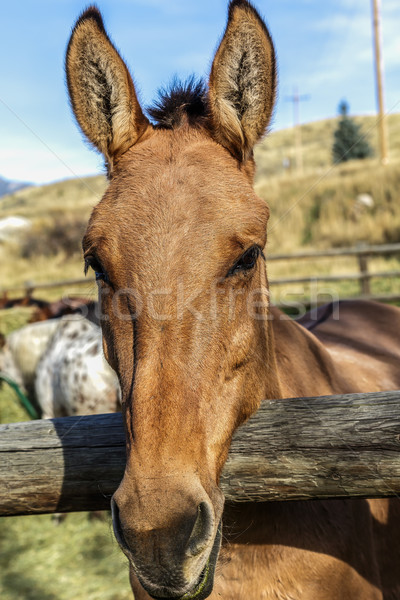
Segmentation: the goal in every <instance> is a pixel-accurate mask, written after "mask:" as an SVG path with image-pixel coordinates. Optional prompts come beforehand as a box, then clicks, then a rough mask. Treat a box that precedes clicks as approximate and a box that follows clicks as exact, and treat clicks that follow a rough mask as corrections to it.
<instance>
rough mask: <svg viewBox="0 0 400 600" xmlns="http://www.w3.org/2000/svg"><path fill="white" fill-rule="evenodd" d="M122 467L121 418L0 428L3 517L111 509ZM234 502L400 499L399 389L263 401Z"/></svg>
mask: <svg viewBox="0 0 400 600" xmlns="http://www.w3.org/2000/svg"><path fill="white" fill-rule="evenodd" d="M124 464H125V440H124V431H123V425H122V417H121V415H120V414H108V415H96V416H88V417H67V418H63V419H54V420H47V421H32V422H28V423H13V424H10V425H2V426H0V515H21V514H34V513H49V512H64V511H65V512H70V511H79V510H95V509H103V508H108V507H109V503H110V497H111V495H112V493H113V492H114V490H115V489H116V487H117V486H118V484H119V482H120V480H121V478H122V475H123V470H124ZM220 484H221V489H222V491H223V492H224V494H225V496H226V498H227V499H228V500H232V501H238V502H247V501H256V502H257V501H259V502H261V501H262V502H264V501H268V500H294V499H297V500H298V499H312V498H332V497H335V498H338V497H340V498H343V497H344V498H347V497H350V496H352V497H383V496H395V495H397V494H400V391H397V392H382V393H376V394H350V395H344V396H326V397H319V398H294V399H285V400H268V401H265V402H264V403H263V404H262V407H261V408H260V410H259V411H258V412H257V413H256V414H255V415H253V417H252V418H251V419H250V420H249V421H248V422H247V423H246V424H245V425H243V426H242V427H240V428H239V429H238V431H237V432H236V433H235V436H234V439H233V442H232V446H231V450H230V453H229V458H228V461H227V463H226V465H225V468H224V470H223V474H222V477H221V482H220Z"/></svg>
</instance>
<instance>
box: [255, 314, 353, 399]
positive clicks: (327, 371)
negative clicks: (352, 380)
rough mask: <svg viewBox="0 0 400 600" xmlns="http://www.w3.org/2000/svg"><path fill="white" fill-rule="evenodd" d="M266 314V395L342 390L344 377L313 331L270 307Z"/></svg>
mask: <svg viewBox="0 0 400 600" xmlns="http://www.w3.org/2000/svg"><path fill="white" fill-rule="evenodd" d="M270 315H271V320H270V321H269V333H268V337H269V348H270V352H269V354H270V359H269V361H268V362H269V365H268V367H267V369H266V372H265V374H266V380H267V381H270V382H271V384H270V385H269V386H268V388H269V389H268V395H267V396H266V397H269V398H276V397H281V398H294V397H305V396H322V395H329V394H334V393H343V392H345V391H346V383H345V381H344V380H343V378H342V376H341V375H340V373H339V372H338V370H337V368H336V366H335V364H334V362H333V360H332V357H331V355H330V353H329V352H328V350H327V349H326V348H325V347H324V345H323V344H322V343H321V342H320V341H319V340H318V339H317V338H316V337H315V335H313V334H312V333H311V332H309V331H307V330H306V329H305V328H304V327H302V326H301V325H299V324H298V323H296V322H295V321H293V320H292V319H290V318H289V317H287V315H285V314H284V313H282V312H281V311H280V310H278V309H276V308H274V307H272V308H271V311H270ZM271 369H273V371H271ZM271 373H273V375H272V376H271ZM275 374H276V376H275ZM277 392H278V393H280V396H277V395H276V393H277ZM274 394H275V395H274Z"/></svg>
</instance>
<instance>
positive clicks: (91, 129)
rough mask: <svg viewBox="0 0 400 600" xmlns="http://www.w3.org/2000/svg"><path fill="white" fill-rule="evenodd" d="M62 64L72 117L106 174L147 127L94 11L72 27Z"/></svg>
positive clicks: (126, 75) (126, 73)
mask: <svg viewBox="0 0 400 600" xmlns="http://www.w3.org/2000/svg"><path fill="white" fill-rule="evenodd" d="M65 64H66V73H67V84H68V91H69V96H70V100H71V105H72V109H73V111H74V114H75V117H76V119H77V121H78V123H79V125H80V127H81V129H82V131H83V133H84V134H85V136H86V137H87V138H88V139H89V141H90V142H91V143H92V144H93V145H94V146H95V147H96V148H97V149H98V150H100V152H101V153H102V154H103V155H104V157H105V158H106V161H107V163H108V166H109V169H110V170H111V169H112V165H113V161H114V160H115V159H116V158H117V157H118V156H120V155H121V154H122V153H123V152H125V151H126V150H128V148H129V147H130V146H132V145H133V144H134V143H135V142H136V141H137V140H138V138H139V137H140V136H141V134H142V133H143V132H144V131H145V129H146V128H147V126H148V125H149V122H148V120H147V119H146V117H145V116H144V114H143V112H142V109H141V107H140V104H139V102H138V99H137V96H136V92H135V87H134V85H133V81H132V78H131V76H130V74H129V71H128V69H127V67H126V65H125V63H124V61H123V60H122V58H121V57H120V55H119V54H118V52H117V50H116V49H115V48H114V46H113V44H112V43H111V41H110V39H109V37H108V35H107V33H106V31H105V29H104V25H103V19H102V17H101V14H100V12H99V10H98V9H97V8H96V7H94V6H91V7H90V8H88V9H87V10H86V11H85V12H84V13H83V14H82V15H81V16H80V17H79V19H78V21H77V22H76V24H75V27H74V29H73V31H72V35H71V39H70V41H69V44H68V49H67V55H66V61H65Z"/></svg>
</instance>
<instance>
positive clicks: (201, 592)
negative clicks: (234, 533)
mask: <svg viewBox="0 0 400 600" xmlns="http://www.w3.org/2000/svg"><path fill="white" fill-rule="evenodd" d="M221 537H222V521H220V523H219V525H218V529H217V534H216V536H215V540H214V544H213V547H212V550H211V553H210V556H209V558H208V561H207V563H206V566H205V567H204V569H203V570H202V572H201V573H200V577H199V579H198V580H197V582H196V584H195V585H194V587H193V588H192V589H191V590H190V591H188V592H186V593H185V594H183V595H182V596H174V595H172V594H171V595H168V596H153V595H151V594H149V595H150V596H151V598H153V599H154V600H167V598H168V599H170V600H204V599H205V598H208V596H209V595H210V594H211V592H212V590H213V586H214V575H215V567H216V564H217V559H218V554H219V550H220V547H221Z"/></svg>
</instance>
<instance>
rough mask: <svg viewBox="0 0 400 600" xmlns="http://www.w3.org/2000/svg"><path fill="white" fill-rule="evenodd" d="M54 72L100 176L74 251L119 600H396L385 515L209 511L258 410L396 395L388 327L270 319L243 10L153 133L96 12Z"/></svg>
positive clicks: (255, 52)
mask: <svg viewBox="0 0 400 600" xmlns="http://www.w3.org/2000/svg"><path fill="white" fill-rule="evenodd" d="M288 18H290V16H288ZM66 69H67V79H68V87H69V92H70V97H71V102H72V107H73V110H74V112H75V115H76V118H77V120H78V123H79V124H80V126H81V128H82V130H83V132H84V133H85V135H86V136H87V137H88V139H89V140H90V141H91V142H92V143H93V145H94V146H95V147H96V148H97V149H98V150H99V151H100V152H102V153H103V155H104V157H105V159H106V162H107V167H108V173H109V178H110V185H109V187H108V189H107V191H106V193H105V195H104V197H103V199H102V200H101V202H100V203H99V205H98V206H97V207H96V208H95V209H94V211H93V214H92V216H91V219H90V222H89V226H88V229H87V231H86V234H85V236H84V240H83V248H84V254H85V261H86V265H87V267H92V268H93V269H94V271H95V272H96V277H97V280H98V285H99V297H100V302H101V305H102V313H103V314H104V315H106V317H107V319H106V320H104V321H103V322H102V328H103V345H104V351H105V355H106V358H107V360H108V362H109V363H110V365H112V367H113V368H114V369H115V371H116V372H117V374H118V377H119V381H120V384H121V390H122V403H123V414H124V421H125V428H126V438H127V463H126V468H125V474H124V477H123V480H122V482H121V484H120V486H119V488H118V490H117V491H116V493H115V494H114V497H113V500H112V509H113V522H114V531H115V534H116V537H117V540H118V542H119V544H120V546H121V548H122V550H123V552H125V554H126V555H127V557H128V559H129V563H130V572H131V584H132V588H133V590H134V593H135V598H136V600H145V599H148V598H149V597H153V598H175V599H178V598H179V599H182V600H183V599H190V598H192V599H194V598H196V600H200V599H202V598H206V597H207V596H210V597H211V598H213V599H215V600H216V599H219V598H223V599H224V600H227V599H231V600H259V599H260V598H266V599H268V600H284V599H285V600H289V599H290V600H311V599H312V600H316V599H318V600H339V599H340V600H356V599H358V600H382V598H385V599H389V598H391V599H393V598H400V580H399V564H400V544H399V538H398V536H399V528H398V524H399V502H398V501H397V500H396V501H392V500H379V501H378V500H377V501H367V500H354V501H353V500H345V501H339V500H332V501H323V502H322V501H318V502H317V501H316V502H290V503H284V502H281V503H262V504H240V505H236V506H232V505H225V506H224V498H223V496H222V493H221V491H220V490H219V488H218V481H219V476H220V473H221V470H222V468H223V465H224V463H225V460H226V457H227V454H228V450H229V446H230V441H231V437H232V434H233V432H234V431H235V429H236V428H237V427H238V426H239V425H240V424H241V423H243V422H244V421H245V420H246V419H247V418H248V417H249V416H250V415H251V414H252V413H254V411H256V410H257V408H258V407H259V405H260V403H261V402H262V400H263V399H265V398H287V397H293V396H307V395H311V396H313V395H325V394H332V393H345V392H351V391H353V392H354V391H374V390H381V389H394V388H398V387H399V386H400V370H399V358H400V352H399V334H400V311H399V310H397V309H394V308H390V307H384V306H379V305H377V304H373V303H365V304H361V303H358V304H356V305H351V304H350V305H345V306H344V307H343V321H342V320H339V321H334V320H333V319H332V318H327V319H325V320H324V321H323V322H321V323H320V324H319V325H318V326H317V327H316V328H315V329H314V330H313V332H312V333H311V332H309V331H307V330H306V329H305V328H303V327H301V325H299V324H298V323H295V322H292V321H289V320H287V319H284V318H281V317H282V314H281V313H280V312H279V311H277V310H276V309H274V308H272V307H271V306H269V302H268V281H267V276H266V270H265V262H264V255H263V251H262V250H263V248H264V246H265V244H266V230H267V221H268V216H269V210H268V207H267V205H266V204H265V202H264V201H262V200H261V199H259V198H257V196H256V195H255V193H254V191H253V185H252V184H253V174H254V168H255V167H254V161H253V157H252V150H253V146H254V144H255V143H256V142H257V140H258V139H259V138H260V137H261V136H262V135H263V133H264V131H265V128H266V126H267V124H268V122H269V120H270V117H271V113H272V109H273V103H274V97H275V80H276V74H275V59H274V49H273V45H272V41H271V38H270V35H269V33H268V30H267V29H266V27H265V25H264V23H263V21H262V20H261V18H260V17H259V15H258V13H257V12H256V10H255V9H254V8H253V7H252V6H251V5H250V3H248V2H247V1H245V0H233V1H232V2H231V3H230V5H229V16H228V23H227V27H226V30H225V33H224V36H223V38H222V41H221V43H220V45H219V48H218V50H217V52H216V55H215V57H214V61H213V64H212V69H211V75H210V79H209V84H208V87H205V86H203V85H201V84H193V82H192V84H191V85H188V86H182V87H177V88H175V89H173V90H172V91H171V92H170V94H169V95H168V94H167V95H165V96H164V97H163V98H161V100H160V102H159V104H158V106H156V107H155V108H153V109H151V110H150V111H149V114H150V116H151V117H152V118H153V119H154V121H155V124H152V123H150V121H149V120H148V118H147V117H146V116H145V114H144V112H143V111H142V109H141V107H140V105H139V103H138V100H137V97H136V93H135V88H134V85H133V82H132V79H131V76H130V74H129V72H128V70H127V67H126V66H125V64H124V62H123V61H122V59H121V57H120V56H119V54H118V53H117V51H116V49H115V47H114V46H113V45H112V43H111V41H110V39H109V38H108V36H107V34H106V32H105V29H104V26H103V22H102V18H101V15H100V13H99V11H98V10H97V9H96V8H93V7H92V8H89V9H88V10H87V11H86V12H85V13H84V14H83V15H82V16H81V17H80V19H79V20H78V22H77V23H76V25H75V28H74V30H73V33H72V36H71V40H70V43H69V46H68V51H67V58H66ZM289 235H290V233H289ZM321 340H322V341H323V342H324V343H322V341H321ZM222 527H223V530H222ZM222 531H223V533H221V532H222ZM221 539H222V540H223V541H222V547H221V552H220V546H221ZM219 553H220V554H221V559H220V560H219V561H218V568H217V569H216V570H215V565H216V563H217V558H218V555H219ZM214 575H215V577H214Z"/></svg>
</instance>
